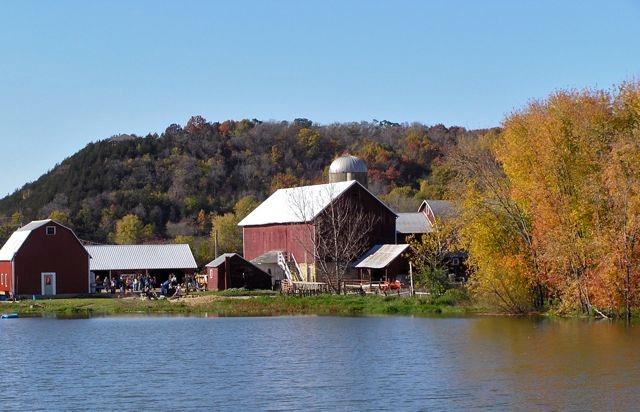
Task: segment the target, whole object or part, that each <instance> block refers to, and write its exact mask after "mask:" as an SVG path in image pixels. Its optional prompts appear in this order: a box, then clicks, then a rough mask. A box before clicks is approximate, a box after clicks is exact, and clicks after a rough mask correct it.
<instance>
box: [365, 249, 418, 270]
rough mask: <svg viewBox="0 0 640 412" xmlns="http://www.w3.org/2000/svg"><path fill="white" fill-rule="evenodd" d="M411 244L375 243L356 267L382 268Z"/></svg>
mask: <svg viewBox="0 0 640 412" xmlns="http://www.w3.org/2000/svg"><path fill="white" fill-rule="evenodd" d="M408 247H409V245H407V244H400V245H375V246H374V247H372V248H371V249H369V250H368V251H367V253H365V254H364V255H363V256H362V257H361V258H360V260H359V261H358V262H356V263H355V265H354V266H355V267H356V268H359V269H382V268H385V267H387V266H389V264H390V263H391V262H393V261H394V260H396V259H397V258H398V257H399V256H400V254H402V252H404V251H405V250H407V248H408Z"/></svg>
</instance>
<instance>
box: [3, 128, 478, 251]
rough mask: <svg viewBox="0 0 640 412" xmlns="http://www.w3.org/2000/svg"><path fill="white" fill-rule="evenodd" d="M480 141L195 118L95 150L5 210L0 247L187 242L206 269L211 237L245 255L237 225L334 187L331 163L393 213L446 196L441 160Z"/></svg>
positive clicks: (428, 131)
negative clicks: (350, 171)
mask: <svg viewBox="0 0 640 412" xmlns="http://www.w3.org/2000/svg"><path fill="white" fill-rule="evenodd" d="M479 134H480V131H468V130H466V129H464V128H461V127H449V128H447V127H445V126H443V125H435V126H426V125H423V124H419V123H412V124H398V123H393V122H389V121H371V122H359V123H335V124H329V125H319V124H315V123H313V122H312V121H310V120H308V119H295V120H294V121H291V122H286V121H283V122H262V121H259V120H256V119H253V120H249V119H245V120H240V121H233V120H227V121H224V122H209V121H207V120H206V119H204V118H203V117H202V116H194V117H192V118H191V119H189V120H188V121H187V123H186V124H185V125H183V126H181V125H176V124H173V125H171V126H169V127H168V128H167V129H166V130H165V131H164V132H163V133H161V134H159V135H158V134H149V135H147V136H145V137H138V136H135V135H119V136H113V137H111V138H108V139H105V140H101V141H97V142H93V143H90V144H88V145H87V146H86V147H85V148H83V149H82V150H80V151H79V152H77V153H76V154H74V155H72V156H70V157H69V158H67V159H65V160H64V161H62V162H61V163H60V164H59V165H57V166H56V167H54V168H53V170H51V171H50V172H48V173H46V174H45V175H43V176H42V177H40V178H39V179H38V180H37V181H35V182H32V183H29V184H26V185H25V186H23V187H22V188H21V189H19V190H17V191H16V192H14V193H13V194H11V195H9V196H7V197H5V198H4V199H1V200H0V225H1V229H0V242H2V243H4V241H5V240H6V239H7V238H8V236H9V235H10V234H11V233H12V231H13V230H14V229H15V228H16V227H18V226H19V225H20V224H21V223H26V222H28V221H30V220H34V219H43V218H47V217H54V218H55V219H56V220H58V221H60V222H62V223H64V224H67V225H69V226H70V227H72V228H73V229H74V230H75V231H76V233H77V234H78V236H79V237H80V238H81V239H84V240H88V241H91V242H96V243H107V242H119V243H128V242H129V243H131V242H164V241H170V240H176V239H178V240H182V241H185V240H189V241H190V242H194V243H197V249H198V250H201V252H202V253H201V256H200V260H206V259H207V258H209V257H210V256H211V255H212V254H213V253H214V251H213V248H214V246H213V245H211V244H210V243H211V242H210V241H209V238H210V235H211V233H212V230H213V228H214V226H216V227H217V229H216V233H218V241H219V249H220V250H221V251H225V252H227V251H239V250H238V247H241V244H242V243H241V239H240V240H238V238H237V237H236V238H233V237H234V236H236V235H237V229H236V228H235V226H234V225H235V223H236V222H237V221H238V220H239V218H241V217H240V215H242V214H244V213H247V212H246V209H247V205H251V204H255V203H256V202H258V201H261V200H263V199H265V198H266V197H267V196H268V195H269V194H270V193H272V192H273V191H275V190H276V189H278V188H281V187H288V186H296V185H303V184H314V183H321V182H325V181H327V171H328V166H329V164H330V163H331V161H332V160H333V159H334V158H335V157H337V156H339V155H342V154H343V153H345V152H348V153H351V154H354V155H357V156H360V157H361V158H363V159H364V160H365V161H366V163H367V165H368V167H369V171H370V172H369V181H370V186H371V189H372V190H373V191H374V192H375V193H377V194H381V195H385V194H387V196H388V201H389V202H390V203H393V204H395V205H396V206H397V207H401V208H408V209H410V208H413V207H414V206H415V201H413V200H412V199H414V198H415V199H417V198H421V197H434V196H442V195H443V193H444V189H445V187H446V184H447V179H448V178H449V177H450V176H449V174H448V171H447V170H445V168H446V166H445V165H444V162H443V159H444V158H446V157H447V156H448V152H449V150H450V148H451V147H452V146H453V145H454V144H455V143H456V142H457V141H459V140H465V139H471V138H473V137H474V136H477V135H479ZM203 240H206V242H204V243H203ZM207 250H210V251H207Z"/></svg>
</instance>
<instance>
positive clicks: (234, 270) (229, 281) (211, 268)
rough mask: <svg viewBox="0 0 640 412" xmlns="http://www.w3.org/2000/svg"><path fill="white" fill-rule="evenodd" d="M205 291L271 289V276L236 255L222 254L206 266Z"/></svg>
mask: <svg viewBox="0 0 640 412" xmlns="http://www.w3.org/2000/svg"><path fill="white" fill-rule="evenodd" d="M206 269H207V290H225V289H232V288H245V289H271V286H272V284H271V275H269V274H268V273H267V272H264V271H262V270H261V269H260V268H258V267H257V266H256V265H254V264H253V263H251V262H249V261H247V260H245V259H244V258H242V256H240V255H238V254H237V253H224V254H222V255H220V256H218V257H217V258H216V259H215V260H213V261H211V262H210V263H209V264H207V265H206Z"/></svg>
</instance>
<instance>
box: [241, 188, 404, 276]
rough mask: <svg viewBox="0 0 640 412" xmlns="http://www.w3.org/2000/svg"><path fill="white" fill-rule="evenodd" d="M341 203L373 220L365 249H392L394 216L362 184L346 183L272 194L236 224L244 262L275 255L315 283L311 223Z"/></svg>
mask: <svg viewBox="0 0 640 412" xmlns="http://www.w3.org/2000/svg"><path fill="white" fill-rule="evenodd" d="M345 199H349V200H350V201H352V202H353V203H355V204H357V205H358V206H359V208H361V209H362V210H363V211H364V212H366V213H368V214H371V215H373V216H375V218H376V219H375V224H374V227H373V228H372V230H371V233H370V235H369V242H370V244H369V245H368V247H371V246H373V245H375V244H388V243H391V244H393V243H395V241H396V217H397V215H396V214H395V213H394V212H393V211H392V210H391V209H389V207H387V206H386V205H385V204H384V203H383V202H381V201H380V200H379V199H378V198H377V197H376V196H374V195H373V194H372V193H371V192H369V190H367V189H366V188H365V187H364V186H363V185H362V184H361V183H359V182H358V181H356V180H349V181H344V182H334V183H328V184H320V185H313V186H304V187H294V188H288V189H280V190H278V191H276V192H275V193H273V194H272V195H271V196H270V197H269V198H267V200H265V201H264V202H263V203H262V204H261V205H260V206H258V207H257V208H256V209H255V210H253V211H252V212H251V213H250V214H249V215H248V216H247V217H246V218H244V219H243V220H242V221H241V222H240V223H239V225H240V226H241V227H242V232H243V242H244V243H243V252H244V253H243V255H244V258H245V259H247V260H253V259H255V258H257V257H259V256H261V255H263V254H265V253H273V251H278V252H281V253H282V254H283V255H284V256H285V257H286V258H287V259H291V260H293V261H294V262H295V263H296V264H297V265H298V266H299V267H300V271H301V272H302V273H303V274H304V275H303V277H304V278H306V280H314V279H315V262H314V258H313V253H309V251H310V250H311V249H310V248H311V247H312V245H313V236H314V231H315V225H316V219H318V218H319V217H320V215H321V213H322V212H323V211H324V210H325V209H326V208H327V207H328V206H329V205H330V204H331V203H333V202H340V201H343V200H345ZM363 252H364V251H363Z"/></svg>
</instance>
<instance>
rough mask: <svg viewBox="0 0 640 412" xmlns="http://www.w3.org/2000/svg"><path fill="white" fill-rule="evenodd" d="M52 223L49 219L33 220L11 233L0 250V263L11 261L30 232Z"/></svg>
mask: <svg viewBox="0 0 640 412" xmlns="http://www.w3.org/2000/svg"><path fill="white" fill-rule="evenodd" d="M50 222H52V220H51V219H46V220H34V221H33V222H31V223H28V224H26V225H24V226H22V227H21V228H20V229H18V230H16V231H15V232H13V234H12V235H11V236H10V237H9V239H8V240H7V242H6V243H5V244H4V246H2V249H0V260H2V261H10V260H13V257H14V256H15V254H16V253H18V250H20V248H21V247H22V245H23V244H24V242H25V241H26V240H27V238H28V237H29V235H30V234H31V232H33V231H34V230H36V229H38V228H41V227H42V226H44V225H46V224H47V223H50Z"/></svg>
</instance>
